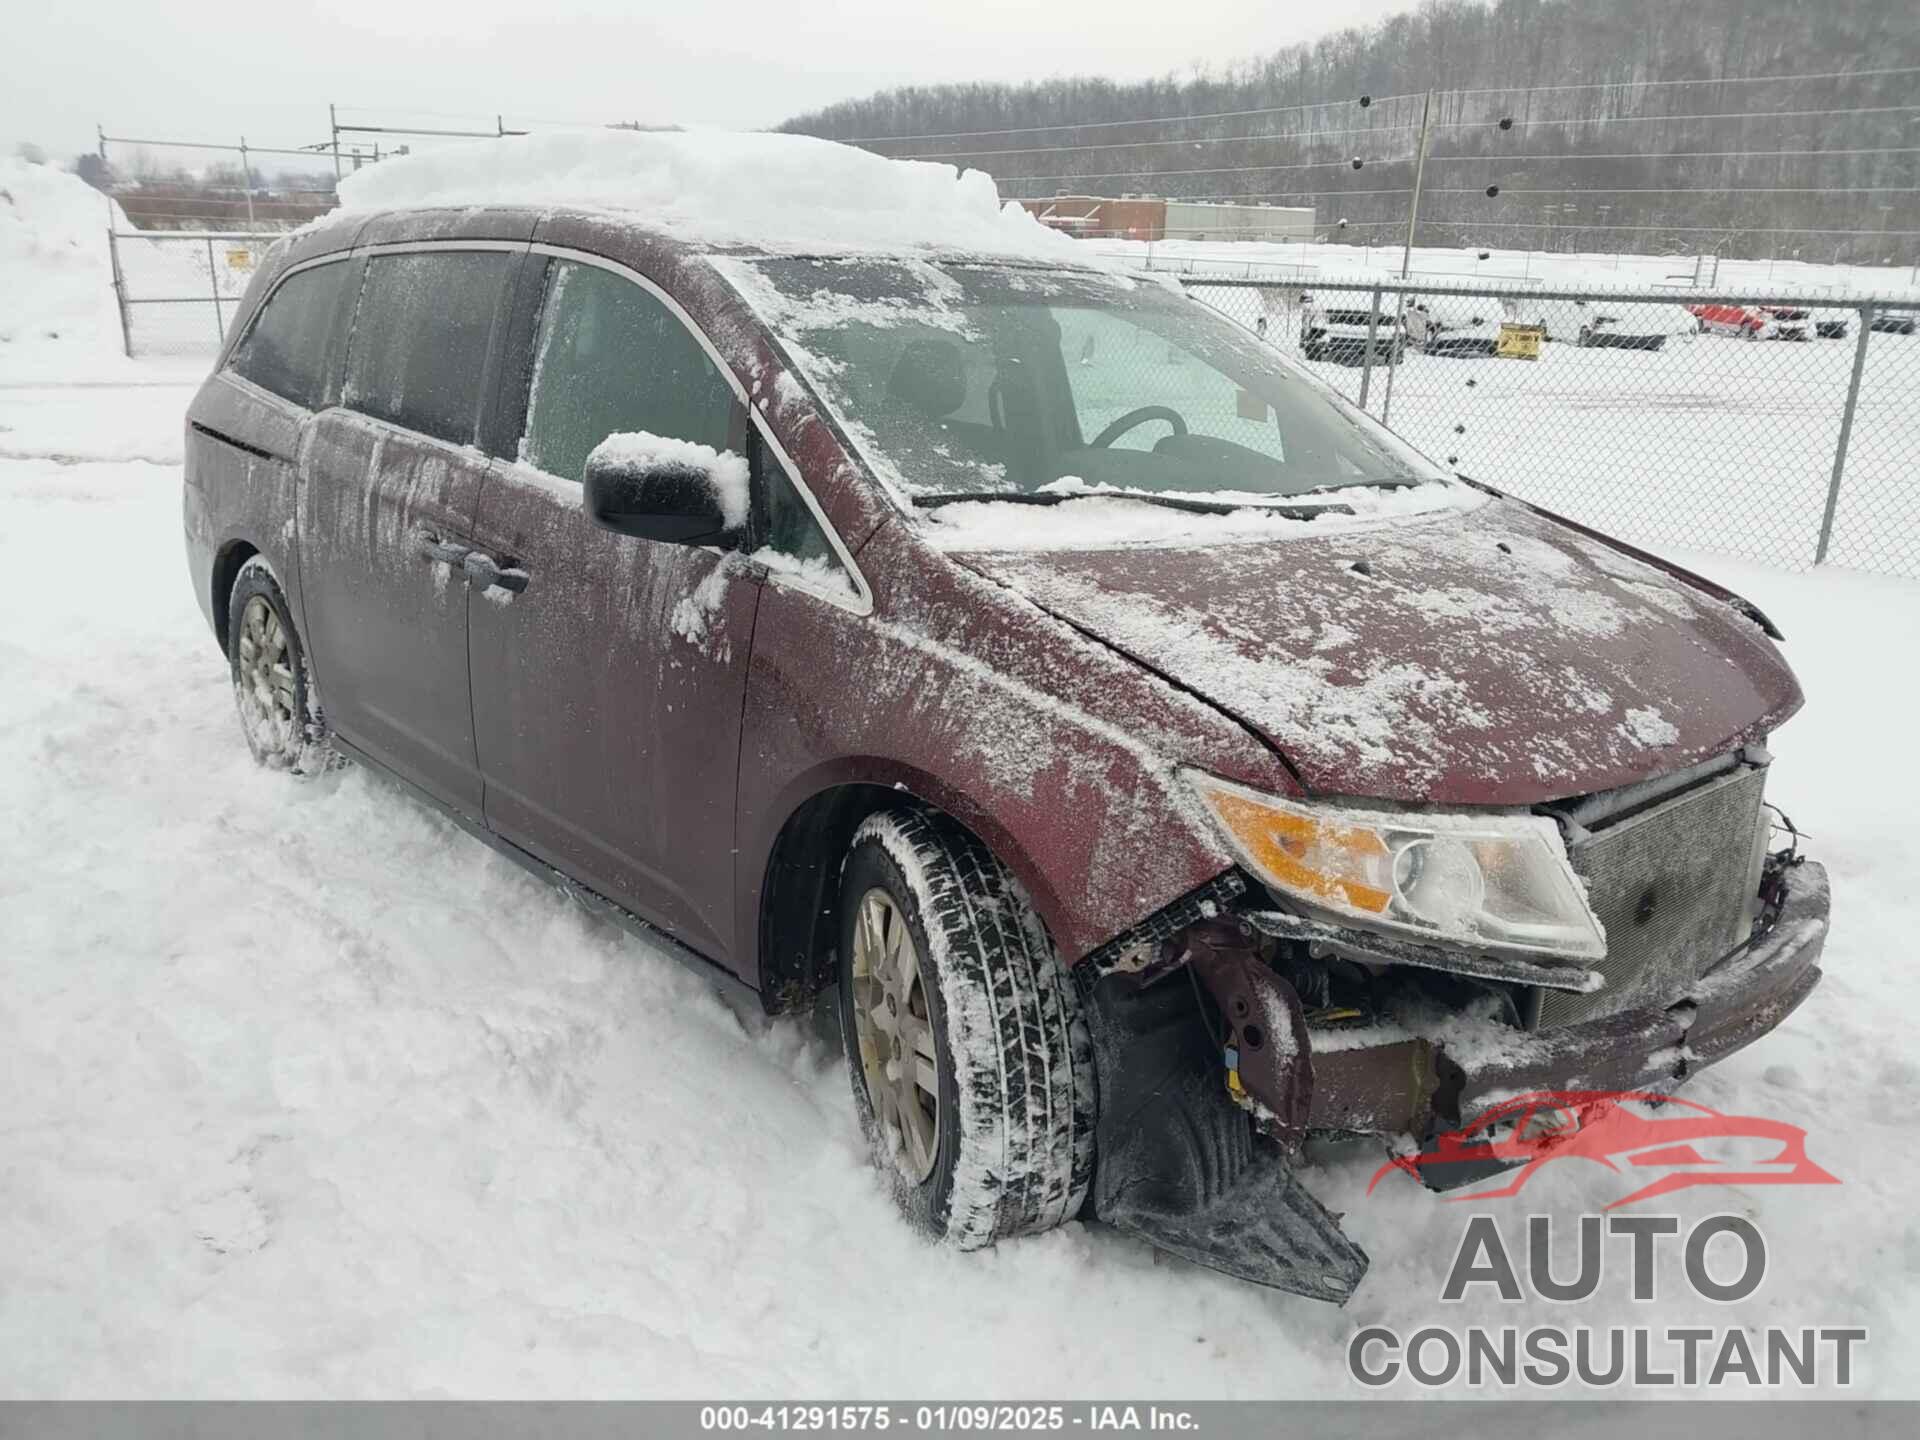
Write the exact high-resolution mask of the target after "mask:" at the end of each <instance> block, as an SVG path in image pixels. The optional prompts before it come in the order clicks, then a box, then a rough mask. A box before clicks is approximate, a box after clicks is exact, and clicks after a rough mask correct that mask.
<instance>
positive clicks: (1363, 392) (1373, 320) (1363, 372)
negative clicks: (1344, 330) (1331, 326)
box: [1360, 285, 1393, 410]
mask: <svg viewBox="0 0 1920 1440" xmlns="http://www.w3.org/2000/svg"><path fill="white" fill-rule="evenodd" d="M1379 329H1380V287H1379V286H1378V285H1376V286H1374V287H1373V308H1372V309H1371V310H1369V311H1367V353H1366V354H1365V355H1364V356H1362V357H1361V360H1360V408H1361V409H1362V410H1364V409H1366V408H1367V386H1368V384H1369V383H1371V381H1372V380H1373V337H1374V336H1375V335H1376V334H1377V333H1379ZM1389 353H1391V352H1389ZM1387 363H1388V364H1389V365H1391V364H1392V363H1393V362H1392V361H1391V360H1389V361H1388V362H1387Z"/></svg>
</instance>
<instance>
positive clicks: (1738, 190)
mask: <svg viewBox="0 0 1920 1440" xmlns="http://www.w3.org/2000/svg"><path fill="white" fill-rule="evenodd" d="M1912 189H1913V187H1912V186H1911V185H1732V186H1728V187H1726V188H1725V189H1722V190H1715V189H1713V188H1712V187H1710V186H1700V185H1674V186H1660V187H1648V188H1628V189H1614V188H1611V187H1608V186H1605V185H1582V186H1578V187H1572V188H1568V189H1564V190H1543V189H1534V188H1531V187H1529V188H1525V189H1513V190H1509V189H1508V188H1507V187H1506V186H1504V185H1503V186H1501V187H1500V196H1499V198H1500V199H1502V200H1504V199H1506V198H1507V197H1508V196H1509V195H1878V194H1881V193H1883V192H1886V191H1893V192H1896V193H1901V194H1904V193H1906V192H1908V191H1910V190H1912ZM1427 194H1429V195H1485V194H1486V192H1485V191H1484V190H1469V189H1433V188H1431V187H1429V188H1428V190H1427Z"/></svg>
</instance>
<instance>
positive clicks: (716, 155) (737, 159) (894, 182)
mask: <svg viewBox="0 0 1920 1440" xmlns="http://www.w3.org/2000/svg"><path fill="white" fill-rule="evenodd" d="M340 201H341V204H342V206H343V207H345V208H348V209H360V210H378V209H387V208H392V207H397V206H415V205H552V206H573V207H584V208H587V209H606V210H621V211H632V212H635V218H636V219H641V220H644V221H645V222H646V223H648V224H650V225H654V226H657V227H659V228H661V229H664V230H668V231H671V232H673V233H674V234H677V235H680V236H682V237H684V238H686V239H688V240H695V241H699V242H702V243H705V244H714V245H727V244H735V245H748V246H752V247H755V248H757V249H771V250H780V251H787V252H792V253H820V252H826V253H836V254H838V253H869V252H889V251H891V252H897V251H901V250H909V251H935V250H938V251H966V252H971V253H980V254H991V255H1000V256H1011V257H1021V258H1031V259H1042V260H1049V261H1053V262H1056V263H1079V264H1088V263H1090V261H1091V257H1090V256H1089V255H1088V253H1087V252H1086V251H1084V250H1080V249H1077V248H1076V247H1075V245H1074V242H1073V241H1072V240H1070V239H1068V238H1067V237H1066V236H1064V235H1061V234H1059V233H1058V232H1056V231H1052V230H1049V229H1047V228H1046V226H1044V225H1042V224H1041V223H1040V222H1039V221H1037V220H1035V219H1034V218H1033V217H1032V216H1030V215H1028V214H1027V213H1026V212H1025V211H1024V210H1022V209H1021V208H1020V207H1019V206H1018V205H1012V204H1009V205H1007V206H1005V207H1002V205H1001V204H1000V195H999V192H998V191H997V190H995V188H994V184H993V180H992V178H991V177H990V176H988V175H986V174H985V173H983V172H982V171H979V170H968V171H964V172H962V171H960V170H956V169H955V168H954V167H953V166H951V165H939V164H933V163H931V162H927V161H918V160H888V159H886V158H885V157H883V156H879V155H875V154H872V153H871V152H869V151H866V150H857V149H854V148H853V147H852V146H848V145H838V144H835V143H834V142H832V141H830V140H819V139H816V138H814V137H813V136H810V135H763V134H739V133H734V132H729V131H718V130H696V131H670V132H650V133H636V132H633V131H627V130H590V131H561V132H557V133H552V134H544V135H523V136H510V137H508V138H506V139H502V140H489V141H485V142H482V143H477V144H473V145H460V146H450V147H448V148H446V149H444V150H435V151H431V152H429V153H427V154H423V155H409V156H407V157H405V158H403V159H397V160H387V161H383V162H381V163H380V164H378V165H375V166H371V167H369V168H367V169H365V170H361V171H359V172H357V173H356V174H354V175H351V176H349V177H348V178H347V179H346V180H344V181H342V182H341V185H340Z"/></svg>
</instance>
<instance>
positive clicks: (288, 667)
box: [227, 555, 332, 775]
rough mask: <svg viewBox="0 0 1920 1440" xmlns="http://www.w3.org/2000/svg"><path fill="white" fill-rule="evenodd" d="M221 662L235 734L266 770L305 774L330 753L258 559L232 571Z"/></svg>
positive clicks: (287, 625) (283, 609)
mask: <svg viewBox="0 0 1920 1440" xmlns="http://www.w3.org/2000/svg"><path fill="white" fill-rule="evenodd" d="M227 626H228V630H227V659H228V662H229V664H230V666H231V668H232V672H233V698H234V703H235V705H236V706H237V708H238V709H239V712H240V728H241V730H242V731H243V732H244V733H245V735H246V737H247V748H248V749H250V750H251V751H253V758H254V759H255V760H257V761H259V762H260V763H261V764H262V765H264V766H266V767H267V768H268V769H270V770H285V771H287V772H288V773H290V774H294V775H311V774H313V773H315V772H317V771H320V770H324V769H325V768H327V765H328V763H329V761H330V757H331V753H332V752H331V751H330V750H329V749H328V748H327V744H326V725H325V723H324V722H323V721H322V719H321V716H320V709H319V706H318V704H317V703H316V702H315V699H314V694H313V682H312V677H311V676H310V675H309V673H308V671H307V652H306V648H305V647H304V646H303V645H302V644H301V643H300V633H299V631H297V630H296V629H295V628H294V624H293V615H292V612H291V610H290V609H289V607H288V605H287V597H286V594H285V593H284V592H283V591H282V590H281V589H280V582H279V581H278V580H277V579H275V578H274V574H273V570H272V568H271V567H270V566H269V565H268V564H267V562H266V561H265V560H262V559H261V558H260V557H259V556H258V555H256V556H254V557H253V558H252V559H250V560H248V561H247V563H246V564H244V565H242V566H241V567H240V573H239V574H238V575H236V576H235V577H234V581H233V592H232V595H231V597H230V598H229V601H228V605H227Z"/></svg>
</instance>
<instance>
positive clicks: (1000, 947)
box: [840, 811, 1095, 1249]
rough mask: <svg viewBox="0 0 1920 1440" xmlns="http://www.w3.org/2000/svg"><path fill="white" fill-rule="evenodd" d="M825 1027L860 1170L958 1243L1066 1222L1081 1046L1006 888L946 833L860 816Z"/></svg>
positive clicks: (1045, 958)
mask: <svg viewBox="0 0 1920 1440" xmlns="http://www.w3.org/2000/svg"><path fill="white" fill-rule="evenodd" d="M840 915H841V923H840V1028H841V1034H842V1035H843V1037H844V1039H845V1043H846V1050H847V1063H848V1066H849V1068H850V1070H851V1071H852V1080H853V1093H854V1102H855V1105H856V1107H857V1108H858V1110H859V1114H860V1120H861V1125H862V1128H863V1129H864V1130H865V1131H866V1134H867V1138H868V1141H869V1143H870V1145H871V1147H872V1151H873V1157H874V1163H875V1164H876V1165H877V1166H878V1167H879V1168H880V1169H881V1171H882V1172H883V1173H884V1174H885V1175H886V1176H887V1177H888V1179H889V1180H890V1182H891V1183H892V1186H893V1190H894V1195H895V1198H896V1200H897V1201H898V1203H899V1205H900V1207H901V1209H902V1211H903V1212H904V1213H905V1214H906V1215H907V1217H908V1218H909V1219H910V1220H912V1221H913V1222H914V1223H915V1224H916V1225H917V1226H919V1227H920V1228H922V1229H924V1230H926V1231H928V1232H929V1233H931V1234H933V1235H935V1236H937V1237H939V1238H941V1239H943V1240H946V1241H948V1242H950V1243H952V1244H954V1245H957V1246H959V1247H960V1248H962V1249H974V1248H977V1247H980V1246H984V1245H990V1244H992V1243H993V1242H994V1241H996V1240H1000V1239H1003V1238H1006V1237H1009V1236H1013V1235H1021V1234H1029V1233H1032V1232H1035V1231H1040V1230H1047V1229H1051V1228H1052V1227H1053V1226H1055V1225H1058V1224H1060V1223H1061V1222H1062V1221H1064V1220H1069V1219H1071V1218H1073V1216H1074V1215H1076V1214H1078V1213H1079V1210H1080V1207H1081V1205H1082V1203H1083V1202H1084V1200H1085V1198H1086V1192H1087V1186H1088V1183H1089V1181H1090V1180H1091V1178H1092V1172H1093V1123H1094V1106H1095V1098H1094V1097H1095V1092H1094V1083H1093V1052H1092V1045H1091V1042H1090V1041H1089V1039H1088V1036H1087V1031H1086V1027H1085V1026H1084V1024H1083V1023H1082V1022H1081V1020H1080V1019H1079V1016H1078V1013H1077V1010H1076V1007H1075V1004H1074V996H1073V991H1072V987H1071V985H1070V983H1069V982H1068V980H1067V977H1066V975H1065V973H1064V971H1063V969H1062V967H1061V965H1060V963H1059V959H1058V957H1057V956H1056V955H1055V953H1054V949H1053V945H1052V943H1051V941H1049V939H1048V938H1047V934H1046V930H1045V928H1044V927H1043V926H1042V925H1041V923H1040V920H1039V917H1038V916H1037V915H1035V914H1034V911H1033V907H1032V905H1031V903H1030V902H1029V901H1028V899H1027V897H1026V895H1025V893H1024V892H1023V891H1022V890H1021V889H1020V887H1019V884H1018V883H1017V882H1016V881H1015V880H1014V879H1013V877H1012V876H1011V875H1010V874H1009V873H1008V872H1007V870H1006V868H1005V867H1004V866H1002V865H1001V864H1000V863H999V862H998V861H997V860H996V859H994V857H993V856H992V854H991V853H989V852H988V851H987V849H986V848H985V847H984V846H982V845H981V844H980V843H979V842H978V841H977V840H975V839H974V838H973V837H972V836H970V835H968V834H967V833H966V832H965V831H963V830H961V829H960V828H959V827H958V826H957V825H954V824H953V823H951V822H949V821H946V820H943V819H939V818H937V817H932V816H927V815H922V814H917V813H914V812H911V811H897V812H889V813H885V814H881V815H876V816H873V817H872V818H870V819H869V820H867V821H866V823H865V824H863V825H862V826H861V827H860V829H859V831H858V832H857V833H856V834H855V836H854V841H853V845H852V848H851V849H850V850H849V852H848V855H847V860H846V864H845V866H844V868H843V871H842V882H841V897H840Z"/></svg>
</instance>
